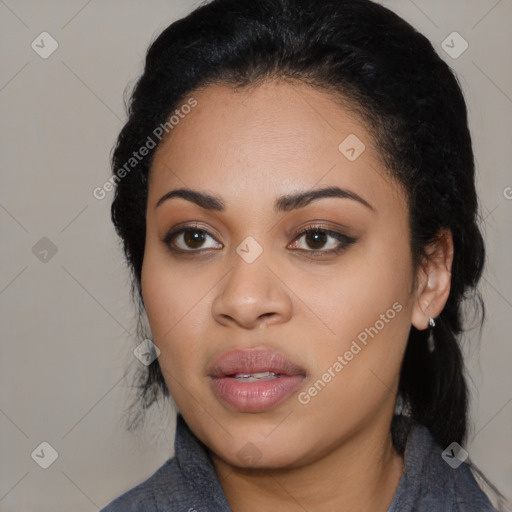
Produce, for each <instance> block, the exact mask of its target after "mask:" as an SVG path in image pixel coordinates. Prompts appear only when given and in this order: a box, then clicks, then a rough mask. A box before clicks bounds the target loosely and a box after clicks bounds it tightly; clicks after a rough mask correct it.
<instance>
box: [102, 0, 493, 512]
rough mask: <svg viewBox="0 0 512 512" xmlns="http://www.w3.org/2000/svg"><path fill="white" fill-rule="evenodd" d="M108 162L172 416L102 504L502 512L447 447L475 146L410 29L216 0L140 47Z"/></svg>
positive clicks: (358, 4)
mask: <svg viewBox="0 0 512 512" xmlns="http://www.w3.org/2000/svg"><path fill="white" fill-rule="evenodd" d="M113 169H114V174H115V181H116V183H117V189H116V196H115V200H114V203H113V206H112V218H113V221H114V224H115V226H116V229H117V232H118V233H119V235H120V236H121V238H122V240H123V243H124V250H125V253H126V256H127V260H128V263H129V265H130V267H131V270H132V272H133V277H134V286H135V289H136V290H137V292H138V295H139V298H140V301H141V306H142V307H143V310H144V311H145V313H147V317H148V320H149V325H150V328H151V335H152V340H153V342H154V345H155V348H154V352H155V353H154V355H153V357H151V351H149V352H147V351H146V354H147V355H148V360H147V362H148V363H149V362H150V361H152V362H151V364H150V365H149V366H148V373H147V375H146V377H145V381H144V384H143V387H142V393H141V398H142V399H143V403H144V404H145V406H149V405H150V404H151V403H152V402H153V401H154V400H155V399H156V398H157V397H158V395H159V394H160V393H163V394H164V395H165V396H169V394H170V396H172V398H173V400H174V402H175V404H176V406H177V408H178V411H179V416H178V423H177V432H176V441H175V451H176V453H175V457H174V458H172V459H170V460H169V461H168V462H167V463H166V464H165V465H164V466H162V467H161V468H160V469H159V470H158V471H157V472H156V473H155V474H154V475H153V476H152V477H151V478H149V479H148V480H147V481H145V482H143V483H142V484H140V485H139V486H137V487H136V488H134V489H132V490H131V491H129V492H128V493H126V494H124V495H123V496H121V497H120V498H118V499H117V500H115V501H114V502H112V503H111V504H110V505H109V506H107V507H106V508H105V509H104V510H105V511H107V512H112V511H127V510H133V511H135V510H137V511H142V510H144V511H150V510H151V511H157V510H159V511H164V510H165V511H178V510H179V511H185V510H189V511H198V512H199V511H228V510H233V511H235V512H238V511H244V512H247V511H249V512H251V511H256V510H257V511H261V510H285V511H288V510H290V511H292V510H294V511H295V510H308V511H326V510H329V511H332V510H339V511H345V510H346V511H349V510H350V511H355V510H357V511H362V510H371V511H383V512H384V511H389V512H398V511H409V510H411V511H412V510H414V511H432V510H436V511H437V510H450V511H452V510H453V511H477V510H478V511H492V510H495V509H494V508H493V507H492V505H491V503H490V501H489V499H488V498H487V496H486V495H485V494H484V493H483V492H482V491H481V490H480V488H479V486H478V485H477V483H476V481H475V479H474V477H473V474H472V472H471V470H470V465H469V463H468V460H466V458H467V452H466V451H465V450H464V449H463V445H464V440H465V435H466V423H467V389H466V385H465V381H464V372H463V362H462V359H461V353H460V350H459V347H458V344H457V335H459V334H460V333H461V332H462V330H463V322H462V317H461V308H462V299H463V297H464V295H465V294H466V293H467V292H468V291H472V290H474V289H475V287H476V285H477V283H478V280H479V278H480V275H481V272H482V267H483V262H484V244H483V240H482V236H481V233H480V231H479V228H478V226H477V197H476V193H475V185H474V163H473V153H472V146H471V138H470V134H469V131H468V126H467V116H466V106H465V103H464V100H463V97H462V93H461V91H460V89H459V86H458V84H457V80H456V78H455V77H454V75H453V74H452V72H451V70H450V69H449V67H448V66H447V65H446V64H445V63H444V62H443V61H442V60H441V59H440V58H439V56H438V55H437V54H436V52H435V51H434V49H433V48H432V46H431V44H430V43H429V42H428V40H427V39H426V38H425V37H424V36H422V35H420V34H419V33H418V32H416V31H415V30H414V29H413V28H412V27H411V26H410V25H408V24H407V23H406V22H404V21H403V20H402V19H400V18H399V17H398V16H396V15H395V14H393V13H392V12H391V11H389V10H387V9H386V8H384V7H382V6H380V5H378V4H375V3H373V2H370V1H369V0H323V1H322V2H315V1H313V0H214V1H212V2H210V3H208V4H206V5H204V6H202V7H200V8H198V9H197V10H195V11H194V12H193V13H192V14H190V15H189V16H187V17H186V18H184V19H182V20H179V21H177V22H176V23H173V24H172V25H171V26H169V27H168V28H167V29H166V30H165V31H164V32H163V33H162V34H161V35H160V36H159V37H158V38H157V40H156V41H155V42H154V43H153V44H152V45H151V47H150V49H149V51H148V54H147V58H146V66H145V70H144V73H143V75H142V77H141V78H140V80H139V82H138V84H137V86H136V88H135V90H134V92H133V95H132V100H131V105H130V112H129V119H128V121H127V123H126V125H125V126H124V128H123V130H122V132H121V134H120V136H119V139H118V142H117V146H116V148H115V152H114V155H113ZM150 348H152V347H150ZM157 354H159V356H158V358H156V355H157Z"/></svg>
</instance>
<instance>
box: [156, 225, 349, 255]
mask: <svg viewBox="0 0 512 512" xmlns="http://www.w3.org/2000/svg"><path fill="white" fill-rule="evenodd" d="M187 232H200V233H204V234H206V235H208V236H210V237H211V238H213V239H214V240H215V238H214V237H213V235H211V234H210V233H209V232H208V231H207V230H205V229H201V228H199V227H197V226H185V227H181V228H178V229H175V230H173V231H170V232H169V233H168V234H167V235H166V236H165V238H164V240H163V242H164V243H165V244H166V245H167V247H168V248H169V250H170V251H172V252H173V253H178V254H185V255H187V254H193V253H197V252H201V251H208V250H212V248H207V249H188V250H186V249H179V248H178V249H177V248H176V247H173V245H172V242H173V240H174V239H175V238H176V237H177V236H178V235H181V234H184V233H187ZM318 232H319V233H323V234H325V235H327V236H330V237H332V238H335V239H336V240H338V241H339V242H340V245H339V246H338V247H335V248H334V249H327V250H325V249H293V250H296V251H302V252H308V253H310V255H311V256H313V255H314V256H313V257H315V258H317V257H322V256H325V255H332V254H339V253H341V252H343V251H344V250H345V249H347V248H348V247H349V246H350V245H352V244H354V243H355V242H356V241H357V239H356V238H354V237H351V236H348V235H344V234H343V233H339V232H337V231H333V230H331V229H327V228H324V227H322V226H319V225H313V226H308V227H307V228H305V229H302V230H301V231H299V232H298V233H295V234H294V238H293V242H292V243H296V242H297V241H298V240H300V238H302V237H303V236H305V235H308V234H310V233H318ZM215 241H216V242H217V240H215ZM217 243H220V242H217ZM213 250H217V249H213Z"/></svg>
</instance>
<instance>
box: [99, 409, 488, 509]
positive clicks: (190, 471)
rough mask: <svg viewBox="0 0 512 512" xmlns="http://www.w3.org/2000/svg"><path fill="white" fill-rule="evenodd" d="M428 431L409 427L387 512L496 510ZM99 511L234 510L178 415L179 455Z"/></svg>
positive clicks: (463, 467) (207, 459) (466, 468)
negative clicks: (450, 462) (444, 455)
mask: <svg viewBox="0 0 512 512" xmlns="http://www.w3.org/2000/svg"><path fill="white" fill-rule="evenodd" d="M441 453H442V449H441V448H440V447H439V446H438V445H436V443H435V442H434V440H433V438H432V436H431V434H430V432H429V430H428V429H427V428H426V427H424V426H423V425H420V424H418V423H414V424H412V425H411V427H410V429H409V433H408V435H407V439H406V443H405V452H404V472H403V474H402V477H401V479H400V482H399V484H398V488H397V491H396V493H395V496H394V498H393V501H392V503H391V505H390V507H389V508H388V512H413V511H414V512H432V511H435V512H496V509H494V508H493V506H492V505H491V503H490V502H489V500H488V498H487V496H486V495H485V494H484V492H483V491H482V490H481V489H480V487H479V486H478V484H477V482H476V480H475V479H474V477H473V475H472V473H471V471H470V469H469V466H468V465H467V464H466V463H463V464H462V465H460V466H459V467H458V468H456V469H453V468H452V467H451V466H450V465H448V463H447V462H445V461H444V460H443V458H442V457H441ZM100 512H232V511H231V508H230V506H229V504H228V502H227V499H226V496H225V494H224V491H223V489H222V486H221V484H220V482H219V480H218V478H217V474H216V472H215V468H214V466H213V464H212V462H211V459H210V457H209V455H208V452H207V451H206V448H205V446H204V444H203V443H201V441H199V439H198V438H197V437H196V436H195V435H194V434H193V433H192V432H191V430H190V429H189V427H188V426H187V424H186V423H185V420H184V419H183V417H182V416H181V415H180V414H179V415H178V418H177V424H176V437H175V455H174V457H173V458H171V459H169V460H168V461H167V462H165V463H164V464H163V465H162V466H161V467H160V468H159V469H158V470H157V471H156V472H155V473H154V474H153V475H152V476H150V477H149V478H148V479H147V480H145V481H144V482H142V483H141V484H139V485H137V486H136V487H134V488H133V489H131V490H130V491H128V492H126V493H125V494H123V495H122V496H120V497H119V498H117V499H115V500H114V501H113V502H112V503H110V504H109V505H108V506H107V507H105V508H103V509H102V510H101V511H100Z"/></svg>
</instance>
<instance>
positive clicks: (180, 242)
mask: <svg viewBox="0 0 512 512" xmlns="http://www.w3.org/2000/svg"><path fill="white" fill-rule="evenodd" d="M209 240H210V241H209ZM164 243H165V244H166V245H168V246H169V248H170V249H171V250H172V251H175V252H198V250H204V249H222V247H223V246H222V244H220V243H219V242H217V240H215V238H213V236H212V235H210V234H209V233H208V232H207V231H205V230H204V229H199V228H197V227H192V226H189V227H185V228H180V229H176V230H174V231H171V232H170V233H168V234H167V235H166V237H165V238H164Z"/></svg>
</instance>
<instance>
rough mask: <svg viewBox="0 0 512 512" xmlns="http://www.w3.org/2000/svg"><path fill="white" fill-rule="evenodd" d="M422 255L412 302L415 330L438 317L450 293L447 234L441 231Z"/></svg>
mask: <svg viewBox="0 0 512 512" xmlns="http://www.w3.org/2000/svg"><path fill="white" fill-rule="evenodd" d="M426 252H427V255H428V257H427V259H426V260H425V262H424V263H423V264H422V265H421V267H420V268H419V269H418V275H417V285H416V290H415V293H416V301H415V305H414V308H413V311H412V318H411V320H412V324H413V325H414V327H416V329H419V330H423V329H427V328H428V321H429V319H430V318H431V317H432V318H435V317H437V316H439V314H440V313H441V311H442V310H443V308H444V306H445V304H446V301H447V300H448V296H449V294H450V285H451V278H452V263H453V238H452V233H451V231H450V230H449V229H446V228H444V229H442V230H441V231H440V232H439V235H438V237H437V239H436V241H435V242H433V243H432V244H431V245H430V246H428V247H427V251H426Z"/></svg>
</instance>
